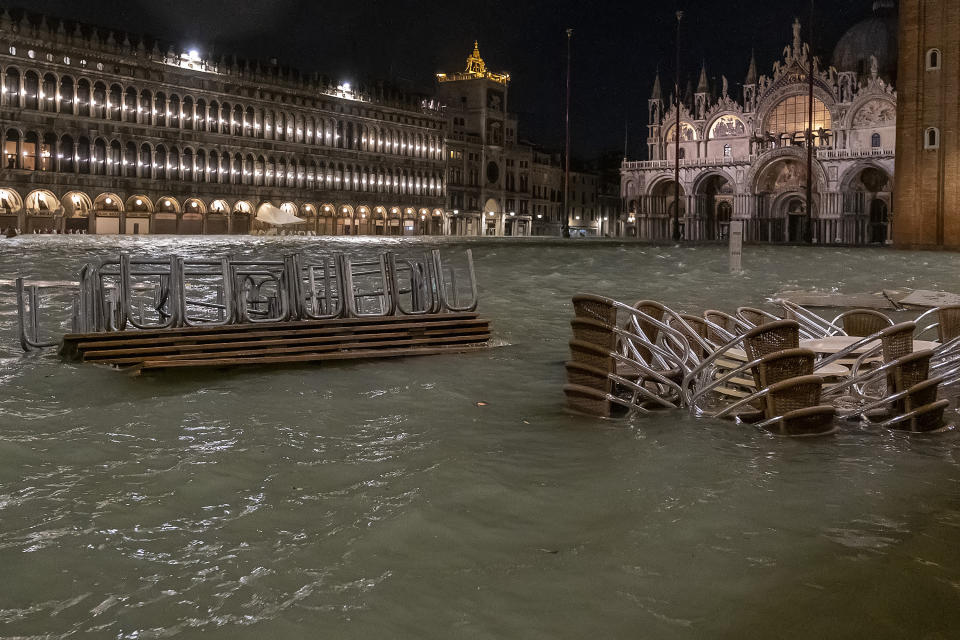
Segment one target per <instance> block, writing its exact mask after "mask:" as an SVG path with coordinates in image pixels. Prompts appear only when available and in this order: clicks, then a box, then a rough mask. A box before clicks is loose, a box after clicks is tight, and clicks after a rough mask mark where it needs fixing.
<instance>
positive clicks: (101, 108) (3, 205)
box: [0, 11, 449, 235]
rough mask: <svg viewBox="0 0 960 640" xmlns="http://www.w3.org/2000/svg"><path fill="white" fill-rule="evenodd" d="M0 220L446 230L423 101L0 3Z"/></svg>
mask: <svg viewBox="0 0 960 640" xmlns="http://www.w3.org/2000/svg"><path fill="white" fill-rule="evenodd" d="M0 81H2V89H3V91H2V94H0V123H2V127H0V150H2V166H0V229H6V228H15V229H20V230H21V232H24V233H30V232H34V231H50V230H57V231H60V232H87V233H135V234H147V233H185V234H197V233H209V234H220V233H249V232H250V231H251V230H253V229H255V228H256V227H257V226H258V225H259V224H260V223H259V222H256V221H255V219H254V218H255V215H256V212H257V209H258V207H260V206H261V205H262V204H264V203H271V204H272V205H274V206H275V207H278V208H281V209H283V210H285V211H287V212H289V213H293V214H295V215H297V216H299V217H300V218H302V219H303V220H304V222H303V223H302V224H299V225H297V226H296V229H297V230H298V231H304V232H307V231H313V232H315V233H319V234H336V235H357V234H363V235H411V234H443V233H449V225H448V216H447V214H446V208H445V204H446V184H445V181H446V178H445V169H446V161H445V153H444V151H445V150H444V137H445V125H446V123H445V120H444V118H443V116H442V114H441V112H440V111H439V109H437V108H436V104H435V102H433V101H432V100H431V99H429V98H423V97H421V96H417V97H404V96H399V94H396V93H395V92H391V93H388V92H386V91H384V90H382V89H380V90H364V89H361V88H351V87H350V86H349V85H331V84H329V83H327V82H324V81H322V80H321V79H320V78H319V77H318V76H316V75H314V76H312V77H305V76H301V75H299V74H297V73H296V72H294V71H291V70H288V69H284V68H281V67H279V66H277V65H275V64H270V65H261V64H260V63H253V62H246V61H243V62H238V61H237V60H236V59H232V60H228V59H226V58H220V59H218V60H207V59H203V58H201V57H200V56H199V55H198V54H196V53H195V52H190V53H183V54H178V53H176V52H174V51H173V50H172V49H169V48H166V47H162V46H161V45H160V43H158V42H155V41H151V40H144V39H142V38H139V37H136V36H133V35H128V34H124V33H116V32H111V31H107V30H104V29H98V28H95V27H90V26H87V25H81V24H77V23H74V22H71V21H62V20H59V19H52V18H49V17H39V16H38V17H37V18H36V19H34V18H32V17H31V18H29V19H28V18H27V17H25V16H23V15H19V14H15V15H11V14H10V13H8V12H7V11H2V12H0Z"/></svg>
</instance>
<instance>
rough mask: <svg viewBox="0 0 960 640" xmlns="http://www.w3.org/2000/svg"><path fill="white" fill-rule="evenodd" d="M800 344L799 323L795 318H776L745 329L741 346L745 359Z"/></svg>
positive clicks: (751, 358)
mask: <svg viewBox="0 0 960 640" xmlns="http://www.w3.org/2000/svg"><path fill="white" fill-rule="evenodd" d="M799 346H800V325H799V324H798V323H797V321H796V320H777V321H776V322H768V323H766V324H764V325H762V326H759V327H756V328H753V329H751V330H750V331H747V332H746V333H745V334H744V335H743V347H744V351H746V352H747V360H756V359H757V358H762V357H763V356H765V355H767V354H768V353H774V352H775V351H783V350H784V349H796V348H798V347H799Z"/></svg>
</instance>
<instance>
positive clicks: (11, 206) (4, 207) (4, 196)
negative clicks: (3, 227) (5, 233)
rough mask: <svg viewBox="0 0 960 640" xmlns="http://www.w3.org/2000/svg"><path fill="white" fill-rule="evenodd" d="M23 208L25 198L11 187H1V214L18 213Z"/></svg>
mask: <svg viewBox="0 0 960 640" xmlns="http://www.w3.org/2000/svg"><path fill="white" fill-rule="evenodd" d="M22 208H23V198H21V197H20V194H19V193H17V190H16V189H13V188H11V187H0V216H3V215H8V214H11V213H17V212H18V211H20V210H21V209H22Z"/></svg>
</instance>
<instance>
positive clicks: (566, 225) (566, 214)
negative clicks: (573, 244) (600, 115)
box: [563, 29, 573, 238]
mask: <svg viewBox="0 0 960 640" xmlns="http://www.w3.org/2000/svg"><path fill="white" fill-rule="evenodd" d="M572 38H573V29H567V120H566V126H567V151H566V169H565V170H564V178H563V237H564V238H569V237H570V209H569V207H570V40H571V39H572Z"/></svg>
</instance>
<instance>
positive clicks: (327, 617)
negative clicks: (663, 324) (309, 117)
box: [0, 236, 960, 640]
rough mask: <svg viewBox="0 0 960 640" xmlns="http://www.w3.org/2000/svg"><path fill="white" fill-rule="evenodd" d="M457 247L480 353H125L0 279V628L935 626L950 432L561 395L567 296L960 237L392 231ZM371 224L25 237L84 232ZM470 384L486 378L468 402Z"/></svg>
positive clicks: (697, 287) (909, 629)
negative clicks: (174, 359) (761, 425)
mask: <svg viewBox="0 0 960 640" xmlns="http://www.w3.org/2000/svg"><path fill="white" fill-rule="evenodd" d="M435 245H439V246H441V247H442V248H443V250H444V252H445V253H446V254H447V255H450V256H451V257H452V256H453V255H454V254H455V253H456V252H458V251H460V250H462V249H463V248H465V247H470V248H472V249H473V252H474V258H475V261H476V267H477V275H478V279H479V282H480V287H481V296H482V297H481V305H480V311H481V313H482V314H483V315H485V316H488V317H490V318H491V319H492V320H493V322H494V331H495V335H496V338H497V340H498V342H499V343H500V344H502V345H503V346H499V347H498V348H495V349H491V350H488V351H485V352H483V353H479V354H470V355H464V356H441V357H429V358H420V359H416V358H414V359H408V360H393V361H382V362H364V363H360V364H337V365H332V366H302V367H288V368H273V369H268V368H252V369H246V370H232V371H210V372H202V373H188V374H184V373H179V372H178V373H176V374H172V375H169V374H159V375H150V376H145V377H142V378H129V377H127V376H125V375H124V374H122V373H118V372H116V371H112V370H109V369H106V368H100V367H97V366H94V365H75V364H63V363H61V362H60V361H59V360H58V358H57V357H56V355H55V354H53V353H46V354H39V355H29V356H24V355H22V353H21V352H20V350H19V346H18V345H17V343H16V334H15V324H14V323H15V318H16V312H15V307H14V299H13V290H12V287H10V286H9V285H4V286H0V361H2V368H0V379H2V385H0V572H2V580H0V637H2V638H67V637H81V636H83V637H97V638H167V637H182V638H191V637H196V636H199V635H200V634H201V633H203V634H205V637H212V638H230V639H231V640H235V639H237V638H307V637H331V638H363V639H367V638H416V639H422V638H544V639H546V638H551V639H552V638H585V637H592V638H738V639H739V638H820V637H824V638H825V637H830V638H841V637H846V638H852V637H869V638H949V637H957V631H956V630H957V628H958V625H960V606H958V605H960V546H958V542H960V535H958V534H960V492H958V483H960V465H958V452H960V440H958V436H955V435H951V434H947V435H942V436H936V437H931V436H927V437H908V436H904V435H898V434H892V433H882V432H878V431H876V430H870V429H861V428H858V427H854V426H850V427H847V428H846V429H845V430H844V431H843V432H841V433H840V434H839V435H836V436H834V437H829V438H824V439H816V440H803V441H797V440H788V439H780V438H777V437H774V436H771V435H766V434H763V433H759V432H757V431H755V430H754V429H752V428H744V427H736V426H734V425H731V424H729V423H726V422H720V421H710V420H695V419H692V418H690V417H688V416H687V415H685V414H684V413H682V412H675V413H664V414H661V415H658V416H657V417H653V418H637V419H635V420H633V421H632V422H629V423H603V422H597V421H593V420H590V419H586V418H579V417H572V416H568V415H566V414H564V413H563V411H562V405H563V395H562V392H561V386H562V384H563V380H564V371H563V366H562V362H563V360H564V359H565V358H566V357H567V351H566V341H567V340H568V339H569V324H568V322H569V320H570V317H571V314H572V311H571V306H570V302H569V301H570V296H571V295H572V294H574V293H576V292H578V291H589V292H596V293H601V294H607V295H610V296H613V297H616V298H618V299H621V300H626V301H632V300H634V299H640V298H655V299H658V300H661V301H663V302H665V303H667V304H669V305H671V306H674V307H680V308H686V309H692V310H699V309H702V308H704V307H714V308H720V309H726V310H732V309H733V308H734V307H736V306H738V305H746V304H750V305H757V304H760V303H762V302H763V300H764V299H765V298H766V297H767V296H770V295H772V294H774V293H775V292H777V291H778V290H780V289H781V288H784V287H795V288H801V289H811V288H821V289H824V290H833V289H835V290H838V291H842V292H850V293H857V292H865V291H876V290H879V289H881V288H895V287H914V288H926V289H941V290H952V291H960V255H956V254H938V253H905V252H892V251H881V250H870V249H861V250H844V249H817V248H798V247H780V248H758V247H747V248H746V250H745V252H744V259H743V262H744V266H745V269H746V272H745V273H744V274H742V275H736V276H731V275H729V274H728V273H727V272H726V255H725V250H724V249H723V248H720V247H697V248H675V247H665V248H655V247H649V246H643V245H634V244H621V243H617V242H602V241H596V242H592V241H591V242H588V241H565V242H564V241H559V240H557V241H514V240H477V241H473V242H463V241H442V240H437V241H430V240H416V239H414V240H400V241H395V244H393V245H391V246H392V247H393V248H394V249H396V250H397V251H400V252H404V251H409V252H414V251H420V250H421V249H422V248H424V247H430V246H435ZM383 246H384V245H377V244H375V243H374V242H372V241H370V240H357V241H349V240H338V241H331V240H323V239H316V238H302V239H295V238H275V239H262V238H261V239H251V238H242V239H240V238H232V239H230V238H222V239H216V238H176V239H174V238H166V239H163V238H154V239H149V240H146V239H117V238H103V237H101V238H96V237H55V236H47V237H25V238H20V239H16V240H13V241H7V242H3V241H0V278H4V279H9V278H13V277H15V275H16V274H22V275H24V276H27V277H29V278H33V279H43V280H69V279H73V278H74V276H75V274H76V272H77V270H78V269H79V267H80V265H81V264H82V263H83V262H84V261H85V260H87V259H89V258H91V257H93V256H95V255H98V254H101V253H103V252H107V251H116V250H117V248H118V247H122V248H124V249H126V250H129V251H131V252H134V253H136V254H155V255H160V254H165V253H168V252H172V251H176V252H179V253H181V254H184V255H194V256H196V255H218V254H222V253H226V252H231V253H248V254H251V255H258V256H264V257H266V256H276V255H279V254H280V253H282V252H283V251H290V250H302V251H304V252H306V253H308V254H309V253H311V252H315V251H319V250H324V251H327V250H330V249H331V248H339V249H349V250H351V251H354V252H356V253H359V254H363V255H372V254H373V253H374V252H375V251H377V250H378V249H380V248H382V247H383ZM478 402H485V403H487V404H486V405H485V406H484V405H481V406H478V405H477V403H478Z"/></svg>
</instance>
